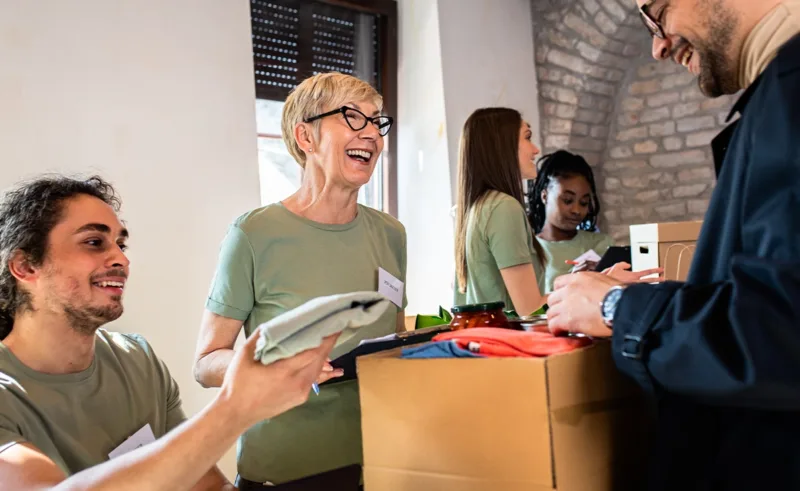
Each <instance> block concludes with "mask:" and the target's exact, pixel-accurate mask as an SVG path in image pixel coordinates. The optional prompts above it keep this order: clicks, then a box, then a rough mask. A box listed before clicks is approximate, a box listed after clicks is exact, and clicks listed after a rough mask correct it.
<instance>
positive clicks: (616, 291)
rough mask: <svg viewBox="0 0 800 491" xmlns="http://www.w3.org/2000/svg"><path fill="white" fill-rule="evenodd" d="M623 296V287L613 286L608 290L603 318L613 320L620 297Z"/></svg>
mask: <svg viewBox="0 0 800 491" xmlns="http://www.w3.org/2000/svg"><path fill="white" fill-rule="evenodd" d="M620 298H622V289H621V288H613V289H612V290H611V291H609V292H608V295H607V296H606V299H605V301H604V302H603V318H604V319H606V320H611V319H613V317H614V312H616V310H617V304H618V303H619V299H620Z"/></svg>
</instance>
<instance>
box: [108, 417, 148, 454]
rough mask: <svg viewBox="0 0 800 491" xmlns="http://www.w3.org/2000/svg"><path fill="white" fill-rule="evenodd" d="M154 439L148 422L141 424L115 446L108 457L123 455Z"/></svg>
mask: <svg viewBox="0 0 800 491" xmlns="http://www.w3.org/2000/svg"><path fill="white" fill-rule="evenodd" d="M154 441H156V437H155V435H153V429H152V428H150V423H147V424H146V425H144V426H142V428H141V429H140V430H139V431H137V432H136V433H134V434H133V435H131V436H130V438H128V439H127V440H125V441H124V442H122V445H120V446H119V447H117V448H115V449H114V450H112V451H111V453H109V454H108V457H109V458H112V459H115V458H117V457H119V456H120V455H124V454H126V453H128V452H130V451H132V450H136V449H137V448H139V447H144V446H145V445H147V444H148V443H153V442H154Z"/></svg>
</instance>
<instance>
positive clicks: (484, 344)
mask: <svg viewBox="0 0 800 491" xmlns="http://www.w3.org/2000/svg"><path fill="white" fill-rule="evenodd" d="M433 340H434V341H455V342H456V344H457V345H458V346H459V347H460V348H462V349H466V350H469V351H471V352H473V353H477V354H480V355H484V356H498V357H500V356H503V357H518V356H526V357H542V356H550V355H556V354H559V353H566V352H569V351H572V350H576V349H578V348H583V347H584V346H588V345H590V344H592V340H591V339H589V338H574V337H562V336H553V335H552V334H550V333H544V332H527V331H514V330H511V329H501V328H496V327H476V328H472V329H461V330H459V331H451V332H445V333H442V334H437V335H436V336H435V337H434V338H433Z"/></svg>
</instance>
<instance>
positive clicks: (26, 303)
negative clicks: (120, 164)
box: [0, 175, 121, 340]
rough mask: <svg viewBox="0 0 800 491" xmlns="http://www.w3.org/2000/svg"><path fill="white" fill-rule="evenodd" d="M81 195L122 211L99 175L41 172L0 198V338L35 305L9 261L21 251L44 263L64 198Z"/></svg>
mask: <svg viewBox="0 0 800 491" xmlns="http://www.w3.org/2000/svg"><path fill="white" fill-rule="evenodd" d="M79 195H88V196H93V197H95V198H97V199H100V200H102V201H103V202H105V203H106V204H108V205H109V206H111V207H112V208H113V209H114V211H116V212H119V209H120V206H121V201H120V199H119V197H118V196H117V194H116V192H115V191H114V188H113V187H112V186H111V184H109V183H108V182H106V181H105V180H103V179H102V178H101V177H98V176H92V177H89V178H86V179H76V178H70V177H66V176H61V175H46V176H41V177H38V178H36V179H33V180H30V181H27V182H23V183H21V184H19V185H17V186H16V187H15V188H13V189H11V190H9V191H7V192H6V193H5V195H4V196H3V198H2V201H0V340H2V339H5V337H6V336H8V334H9V333H10V332H11V329H12V328H13V325H14V317H15V315H16V314H17V313H19V312H24V311H26V310H28V309H31V308H32V304H31V298H30V294H29V293H28V292H26V291H24V290H22V289H20V288H19V286H18V285H17V280H16V278H14V276H13V275H12V274H11V271H10V270H9V267H8V264H9V261H10V260H11V258H12V256H13V255H14V254H15V253H16V252H17V251H21V252H22V253H23V254H25V257H26V259H27V260H28V262H29V263H30V264H31V265H33V266H39V265H41V264H42V262H43V261H44V258H45V256H46V253H47V246H48V243H47V241H48V237H49V236H50V232H51V231H52V230H53V227H55V226H56V224H58V222H59V221H60V220H61V218H62V214H63V211H64V204H65V202H66V201H67V200H69V199H71V198H74V197H76V196H79Z"/></svg>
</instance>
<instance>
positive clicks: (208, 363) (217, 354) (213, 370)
mask: <svg viewBox="0 0 800 491" xmlns="http://www.w3.org/2000/svg"><path fill="white" fill-rule="evenodd" d="M233 354H234V351H233V350H232V349H224V348H223V349H218V350H216V351H212V352H211V353H209V354H207V355H205V356H204V357H202V358H200V359H199V360H197V363H196V364H195V369H194V377H195V380H197V381H198V382H199V383H200V385H202V386H203V387H206V388H208V387H221V386H222V381H223V380H224V379H225V372H227V371H228V366H230V364H231V361H232V360H233Z"/></svg>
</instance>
